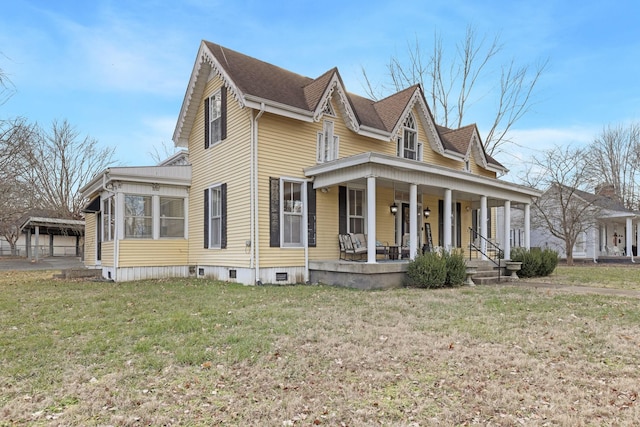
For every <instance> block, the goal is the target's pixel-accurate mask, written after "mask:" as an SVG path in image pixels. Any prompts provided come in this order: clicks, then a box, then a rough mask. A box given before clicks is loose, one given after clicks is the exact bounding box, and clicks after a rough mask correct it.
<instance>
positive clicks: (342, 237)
mask: <svg viewBox="0 0 640 427" xmlns="http://www.w3.org/2000/svg"><path fill="white" fill-rule="evenodd" d="M338 239H339V241H340V255H341V256H340V259H345V260H346V259H347V256H350V257H351V261H353V260H354V259H355V257H356V255H358V256H359V257H362V254H365V255H366V253H367V247H366V246H364V247H363V246H362V245H359V244H358V245H356V243H355V239H353V238H352V235H351V234H339V235H338ZM343 248H344V249H343ZM342 254H344V258H342Z"/></svg>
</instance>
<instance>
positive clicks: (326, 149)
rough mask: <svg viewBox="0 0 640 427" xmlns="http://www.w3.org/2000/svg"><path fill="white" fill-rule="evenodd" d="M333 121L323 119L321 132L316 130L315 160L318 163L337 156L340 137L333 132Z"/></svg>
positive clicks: (328, 160)
mask: <svg viewBox="0 0 640 427" xmlns="http://www.w3.org/2000/svg"><path fill="white" fill-rule="evenodd" d="M334 129H335V126H334V122H333V121H331V120H325V121H324V122H323V124H322V132H318V137H317V145H316V153H317V155H316V160H317V162H318V163H325V162H330V161H332V160H336V159H337V158H338V151H339V145H340V137H338V135H336V134H335V133H334Z"/></svg>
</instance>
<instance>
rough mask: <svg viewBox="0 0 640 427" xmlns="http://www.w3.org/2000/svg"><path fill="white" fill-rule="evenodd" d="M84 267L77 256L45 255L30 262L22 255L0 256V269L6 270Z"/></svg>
mask: <svg viewBox="0 0 640 427" xmlns="http://www.w3.org/2000/svg"><path fill="white" fill-rule="evenodd" d="M69 268H84V264H82V261H80V258H79V257H61V256H60V257H58V256H56V257H45V258H42V259H40V260H39V261H38V262H31V261H30V260H28V259H27V258H22V257H0V271H7V270H25V271H33V270H65V269H69Z"/></svg>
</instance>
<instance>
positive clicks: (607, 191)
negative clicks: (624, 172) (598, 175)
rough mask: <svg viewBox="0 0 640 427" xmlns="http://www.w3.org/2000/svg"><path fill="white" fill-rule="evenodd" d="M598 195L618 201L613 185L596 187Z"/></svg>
mask: <svg viewBox="0 0 640 427" xmlns="http://www.w3.org/2000/svg"><path fill="white" fill-rule="evenodd" d="M596 195H598V196H605V197H609V198H611V199H618V196H617V194H616V188H615V187H614V186H613V184H600V185H598V186H597V187H596Z"/></svg>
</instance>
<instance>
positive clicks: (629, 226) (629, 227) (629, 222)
mask: <svg viewBox="0 0 640 427" xmlns="http://www.w3.org/2000/svg"><path fill="white" fill-rule="evenodd" d="M625 233H627V236H626V242H625V244H626V249H625V250H626V252H625V255H626V256H628V257H629V258H633V252H632V251H631V245H632V243H631V242H632V241H633V240H632V237H633V218H627V229H626V231H625Z"/></svg>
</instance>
